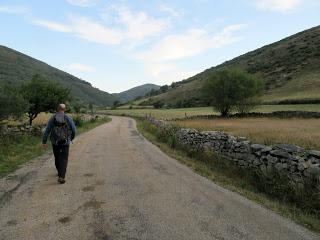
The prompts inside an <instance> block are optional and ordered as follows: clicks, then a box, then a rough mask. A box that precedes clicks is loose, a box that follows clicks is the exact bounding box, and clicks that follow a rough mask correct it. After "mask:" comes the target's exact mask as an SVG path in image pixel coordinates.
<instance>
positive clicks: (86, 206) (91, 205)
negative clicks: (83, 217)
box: [82, 199, 106, 210]
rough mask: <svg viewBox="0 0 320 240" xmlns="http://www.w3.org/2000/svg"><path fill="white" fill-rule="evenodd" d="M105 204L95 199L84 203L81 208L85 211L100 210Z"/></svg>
mask: <svg viewBox="0 0 320 240" xmlns="http://www.w3.org/2000/svg"><path fill="white" fill-rule="evenodd" d="M105 203H106V202H99V201H97V200H95V199H93V200H91V201H88V202H85V203H84V204H83V205H82V207H83V208H84V209H85V210H87V209H95V210H96V209H99V208H101V206H102V204H105Z"/></svg>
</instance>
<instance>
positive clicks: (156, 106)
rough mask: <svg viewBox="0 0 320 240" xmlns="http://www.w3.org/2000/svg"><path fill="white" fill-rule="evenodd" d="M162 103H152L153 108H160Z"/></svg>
mask: <svg viewBox="0 0 320 240" xmlns="http://www.w3.org/2000/svg"><path fill="white" fill-rule="evenodd" d="M163 105H164V103H163V102H162V101H156V102H154V103H153V107H154V108H162V107H163Z"/></svg>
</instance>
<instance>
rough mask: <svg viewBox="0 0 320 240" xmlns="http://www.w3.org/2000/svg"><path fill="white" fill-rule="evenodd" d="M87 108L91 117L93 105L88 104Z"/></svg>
mask: <svg viewBox="0 0 320 240" xmlns="http://www.w3.org/2000/svg"><path fill="white" fill-rule="evenodd" d="M88 107H89V111H90V114H91V115H93V104H92V103H91V102H90V103H89V106H88Z"/></svg>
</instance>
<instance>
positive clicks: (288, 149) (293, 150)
mask: <svg viewBox="0 0 320 240" xmlns="http://www.w3.org/2000/svg"><path fill="white" fill-rule="evenodd" d="M274 148H275V149H281V150H283V151H285V152H289V153H297V152H301V151H302V148H301V147H298V146H295V145H291V144H277V145H275V146H274Z"/></svg>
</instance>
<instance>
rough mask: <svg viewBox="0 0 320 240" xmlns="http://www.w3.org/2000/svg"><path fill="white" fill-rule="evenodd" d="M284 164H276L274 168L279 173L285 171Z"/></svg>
mask: <svg viewBox="0 0 320 240" xmlns="http://www.w3.org/2000/svg"><path fill="white" fill-rule="evenodd" d="M282 165H283V164H282V163H276V164H275V165H274V168H275V169H277V171H279V172H280V171H281V170H282V169H283V166H282Z"/></svg>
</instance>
